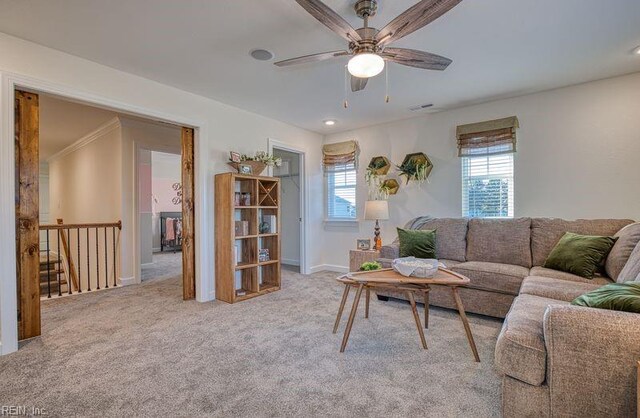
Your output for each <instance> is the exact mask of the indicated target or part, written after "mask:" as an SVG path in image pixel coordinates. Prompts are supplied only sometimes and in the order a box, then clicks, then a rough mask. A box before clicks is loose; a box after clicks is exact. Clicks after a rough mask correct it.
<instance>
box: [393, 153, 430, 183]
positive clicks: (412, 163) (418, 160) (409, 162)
mask: <svg viewBox="0 0 640 418" xmlns="http://www.w3.org/2000/svg"><path fill="white" fill-rule="evenodd" d="M397 167H398V171H399V172H400V176H404V177H405V178H406V182H407V184H409V181H410V180H414V181H417V182H418V183H422V182H423V181H425V180H426V179H427V178H428V177H429V174H431V170H432V169H433V163H432V162H431V160H430V159H429V157H427V155H426V154H425V153H423V152H416V153H413V154H407V155H406V156H405V157H404V161H402V164H400V165H399V166H397Z"/></svg>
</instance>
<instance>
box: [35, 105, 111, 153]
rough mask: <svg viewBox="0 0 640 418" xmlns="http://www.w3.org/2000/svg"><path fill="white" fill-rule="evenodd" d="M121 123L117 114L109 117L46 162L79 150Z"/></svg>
mask: <svg viewBox="0 0 640 418" xmlns="http://www.w3.org/2000/svg"><path fill="white" fill-rule="evenodd" d="M121 126H122V125H121V123H120V118H119V117H118V116H116V117H114V118H113V119H111V120H110V121H108V122H107V123H105V124H103V125H100V126H99V127H98V128H97V129H96V130H94V131H91V132H89V133H88V134H86V135H85V136H83V137H82V138H80V139H78V140H77V141H76V142H74V143H73V144H71V145H69V146H67V147H66V148H64V149H62V150H60V151H58V152H56V153H55V154H53V155H52V156H51V157H49V158H47V162H51V161H55V160H58V159H60V158H62V157H64V156H66V155H69V154H71V153H72V152H75V151H77V150H79V149H80V148H83V147H86V146H87V145H89V144H90V143H92V142H93V141H95V140H96V139H98V138H100V137H102V136H104V135H107V134H108V133H111V132H113V131H115V130H116V129H119V128H120V127H121Z"/></svg>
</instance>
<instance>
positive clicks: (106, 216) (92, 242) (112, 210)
mask: <svg viewBox="0 0 640 418" xmlns="http://www.w3.org/2000/svg"><path fill="white" fill-rule="evenodd" d="M115 122H116V123H109V124H107V125H105V126H106V128H100V129H98V130H96V131H94V132H92V133H91V134H89V135H88V136H87V137H85V138H89V137H90V138H91V141H90V142H85V139H80V138H77V139H78V140H80V141H79V142H80V143H82V144H83V145H82V146H75V145H72V146H70V147H69V148H66V149H64V150H62V151H60V152H59V153H57V154H55V155H54V156H53V157H51V158H50V159H49V161H48V162H49V213H50V221H51V223H55V222H56V219H63V220H64V223H66V224H74V223H111V222H117V221H118V220H120V219H121V210H122V207H121V201H122V198H121V193H122V188H121V185H122V168H121V160H122V158H121V154H122V136H121V131H120V125H119V123H117V121H115ZM96 128H98V127H96ZM80 232H81V234H80V242H79V247H80V251H81V255H80V257H78V253H77V248H78V239H77V235H76V234H75V231H71V233H70V237H69V238H68V240H69V249H70V251H69V252H70V254H65V253H64V252H61V256H62V257H71V258H72V260H73V263H74V266H75V267H76V269H77V268H78V267H80V279H79V285H80V286H81V288H82V290H86V289H87V288H88V287H89V286H88V282H87V281H88V280H90V282H91V285H90V287H91V288H93V289H95V288H96V287H97V284H98V272H99V274H100V286H104V284H105V282H106V281H107V280H108V282H109V283H113V281H114V276H113V267H112V266H113V263H114V261H113V251H112V248H113V247H112V245H113V244H112V240H113V238H112V235H111V234H112V231H111V230H109V231H108V234H107V248H106V250H107V257H108V260H107V261H105V244H104V239H103V237H104V235H103V234H104V233H105V232H104V231H103V230H102V229H101V230H100V232H99V237H98V239H97V240H96V237H95V235H94V234H95V231H94V230H91V231H90V237H89V245H88V246H87V241H86V240H87V238H86V235H85V233H86V230H81V231H80ZM42 235H43V234H42V233H41V239H42ZM49 235H50V236H49V238H50V245H49V248H50V249H51V250H52V251H54V252H57V251H59V250H58V248H57V235H56V231H51V232H50V234H49ZM119 238H120V235H119V234H116V252H117V251H118V241H117V240H118V239H119ZM96 245H97V251H96V250H95V249H96ZM41 247H42V246H41ZM88 247H89V248H90V254H89V255H87V250H86V249H87V248H88ZM94 251H96V253H94ZM96 254H97V255H96ZM87 257H89V261H88V262H87V263H88V265H87V264H85V260H87ZM119 258H120V257H118V255H117V254H116V261H115V263H116V265H118V264H119ZM98 266H99V267H98ZM105 266H107V268H105ZM88 270H89V271H90V272H91V274H87V271H88Z"/></svg>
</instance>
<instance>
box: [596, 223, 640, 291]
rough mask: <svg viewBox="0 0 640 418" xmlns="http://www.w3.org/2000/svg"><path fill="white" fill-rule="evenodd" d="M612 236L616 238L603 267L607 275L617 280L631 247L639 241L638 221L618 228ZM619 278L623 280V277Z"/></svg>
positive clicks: (639, 226) (631, 249)
mask: <svg viewBox="0 0 640 418" xmlns="http://www.w3.org/2000/svg"><path fill="white" fill-rule="evenodd" d="M614 237H615V238H617V239H618V240H617V241H616V243H615V245H614V246H613V248H612V249H611V252H610V253H609V256H608V257H607V261H606V263H605V265H604V269H605V271H606V272H607V274H608V275H609V277H611V278H612V279H613V280H614V281H617V280H618V278H619V277H620V272H621V271H622V269H623V268H624V266H625V264H627V261H628V260H629V257H630V256H631V253H632V252H633V249H634V248H636V246H637V245H638V242H640V222H636V223H632V224H630V225H627V226H625V227H624V228H622V229H621V230H619V231H618V232H617V233H616V234H615V235H614ZM620 279H621V281H622V282H624V277H621V278H620ZM631 280H633V279H631Z"/></svg>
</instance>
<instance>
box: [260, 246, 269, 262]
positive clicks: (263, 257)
mask: <svg viewBox="0 0 640 418" xmlns="http://www.w3.org/2000/svg"><path fill="white" fill-rule="evenodd" d="M270 260H271V258H270V257H269V249H268V248H260V250H258V262H260V263H264V262H265V261H270Z"/></svg>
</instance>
